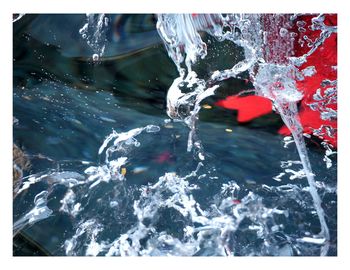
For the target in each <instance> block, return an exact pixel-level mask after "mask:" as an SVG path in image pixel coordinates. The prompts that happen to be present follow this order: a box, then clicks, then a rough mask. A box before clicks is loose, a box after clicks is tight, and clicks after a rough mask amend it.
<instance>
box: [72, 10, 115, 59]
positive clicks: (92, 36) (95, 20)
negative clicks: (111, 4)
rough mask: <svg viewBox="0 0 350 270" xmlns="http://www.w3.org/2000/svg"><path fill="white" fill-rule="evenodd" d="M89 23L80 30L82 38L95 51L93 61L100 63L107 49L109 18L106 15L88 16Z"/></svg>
mask: <svg viewBox="0 0 350 270" xmlns="http://www.w3.org/2000/svg"><path fill="white" fill-rule="evenodd" d="M86 20H87V22H86V23H85V24H84V26H83V27H82V28H80V30H79V34H80V35H81V37H82V38H83V39H84V40H86V43H87V45H88V46H89V47H90V48H91V49H92V50H93V52H94V53H93V55H92V60H93V61H98V60H99V59H100V57H102V56H103V54H104V51H105V48H106V43H107V40H106V31H107V26H108V24H109V18H108V17H107V16H106V15H105V14H86Z"/></svg>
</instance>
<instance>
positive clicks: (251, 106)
mask: <svg viewBox="0 0 350 270" xmlns="http://www.w3.org/2000/svg"><path fill="white" fill-rule="evenodd" d="M215 105H217V106H221V107H224V108H226V109H230V110H238V118H237V121H238V122H248V121H251V120H253V119H255V118H257V117H260V116H263V115H265V114H268V113H271V112H272V103H271V101H270V100H269V99H267V98H263V97H260V96H246V97H239V96H229V97H227V98H226V99H224V100H220V101H218V102H216V104H215Z"/></svg>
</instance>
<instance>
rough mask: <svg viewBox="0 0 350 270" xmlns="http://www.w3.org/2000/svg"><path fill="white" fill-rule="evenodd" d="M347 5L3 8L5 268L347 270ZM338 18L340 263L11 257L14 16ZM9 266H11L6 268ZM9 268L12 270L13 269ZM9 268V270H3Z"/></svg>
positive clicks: (140, 2)
mask: <svg viewBox="0 0 350 270" xmlns="http://www.w3.org/2000/svg"><path fill="white" fill-rule="evenodd" d="M346 2H347V1H346V0H343V1H337V0H333V1H331V0H327V1H324V0H288V1H282V0H242V1H237V0H213V1H199V0H172V1H169V0H124V1H120V0H118V1H117V0H94V1H92V0H69V1H68V0H27V1H19V0H11V1H6V0H4V1H2V2H1V5H2V6H1V16H0V20H1V24H0V31H1V32H0V33H1V36H0V37H1V43H0V44H1V52H0V53H1V65H0V68H1V69H0V70H1V73H0V74H1V76H0V78H1V79H0V93H1V98H0V101H1V106H0V108H1V113H0V115H1V124H2V125H3V128H2V131H1V139H0V143H1V147H0V149H1V150H2V153H1V154H2V155H1V160H0V164H1V165H0V166H1V170H0V172H1V178H2V179H0V181H1V187H2V191H1V194H0V200H1V201H0V202H1V204H0V205H1V212H0V213H1V215H0V224H1V225H0V226H1V228H0V232H1V235H0V243H1V244H0V246H1V249H0V256H1V263H2V266H1V267H2V268H3V269H7V268H9V269H10V268H11V269H13V268H16V269H17V268H19V269H23V270H24V269H34V268H35V269H37V268H42V267H43V268H44V267H49V268H56V269H61V268H62V267H69V268H70V269H74V268H76V269H78V268H79V269H102V268H104V269H106V268H107V267H108V268H109V267H113V268H119V269H120V268H123V267H126V268H128V269H129V268H133V267H137V268H139V269H164V268H169V267H172V266H174V267H183V268H185V269H191V268H192V269H203V268H204V269H209V268H210V269H218V268H219V267H220V268H222V267H225V269H227V268H229V269H239V267H244V268H245V269H293V270H295V269H316V268H319V267H322V269H343V268H347V267H348V266H347V265H346V264H345V263H347V262H349V259H348V257H350V254H349V250H350V248H349V247H347V241H348V240H350V238H349V230H350V224H349V220H350V219H349V218H348V215H347V213H348V207H349V206H350V203H349V197H350V195H348V194H347V193H348V192H350V188H349V181H350V179H348V178H349V177H348V175H349V169H348V167H349V165H348V163H349V162H350V158H349V155H350V148H349V141H350V120H349V119H350V111H349V110H350V97H349V95H350V89H349V88H350V86H349V84H350V79H349V75H348V73H349V72H350V56H349V50H350V23H349V21H350V19H349V18H350V16H349V11H350V9H349V8H348V6H347V4H346ZM161 12H166V13H181V12H195V13H201V12H203V13H217V12H220V13H228V12H235V13H237V12H238V13H265V12H267V13H299V12H304V13H309V12H326V13H338V25H339V35H338V41H339V46H338V71H339V74H338V78H339V98H338V99H339V102H338V104H339V109H338V111H339V120H338V124H339V149H338V152H339V155H338V160H339V162H338V183H339V185H338V228H339V231H338V257H335V258H334V257H333V258H331V257H327V258H305V257H303V258H266V257H265V258H247V257H244V258H202V257H201V258H85V257H83V258H69V257H68V258H67V257H64V258H60V257H51V258H18V257H12V181H11V179H12V22H11V21H12V13H161ZM5 264H7V266H6V265H5ZM9 264H10V265H9ZM4 267H5V268H4Z"/></svg>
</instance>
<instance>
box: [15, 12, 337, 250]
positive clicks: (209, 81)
mask: <svg viewBox="0 0 350 270" xmlns="http://www.w3.org/2000/svg"><path fill="white" fill-rule="evenodd" d="M26 16H27V15H25V16H24V17H23V18H22V19H21V20H19V21H18V22H16V23H23V25H21V26H22V28H20V27H19V29H24V30H21V31H22V32H15V37H14V38H15V39H14V40H15V41H16V40H19V41H23V39H25V38H27V39H28V40H27V41H26V42H25V43H24V44H23V43H16V42H15V46H17V47H16V48H17V49H18V50H17V51H18V55H15V56H14V57H15V62H14V76H15V80H14V116H15V117H16V119H17V122H16V124H15V125H14V142H15V143H18V144H20V145H21V146H22V147H24V149H25V151H26V152H27V154H28V155H29V157H30V161H31V169H30V170H28V171H26V172H25V174H24V179H22V182H23V183H22V184H21V185H20V187H19V191H18V193H17V196H16V198H15V200H14V234H15V235H25V236H26V237H29V238H30V239H31V240H32V241H34V242H36V243H37V244H38V245H39V246H40V247H42V248H44V249H45V250H46V251H47V252H49V253H50V254H51V255H92V256H96V255H107V256H110V255H112V256H113V255H117V256H134V255H136V256H144V255H151V256H165V255H177V256H217V255H219V256H248V255H256V256H261V255H273V256H291V255H301V256H310V255H319V254H320V253H321V252H323V255H326V254H325V252H324V250H325V248H324V247H325V246H326V245H327V244H329V249H328V251H326V253H327V255H336V254H337V248H336V245H337V230H336V228H337V223H336V220H337V216H336V208H337V193H336V190H337V188H336V187H337V186H336V164H337V160H336V158H335V157H336V155H335V154H332V153H333V152H332V148H329V149H328V150H327V148H326V147H330V146H328V144H326V145H325V149H326V151H328V152H327V153H326V155H327V157H328V158H329V159H330V160H331V163H332V166H329V162H328V163H326V162H325V161H324V160H323V159H324V158H325V153H324V149H323V147H316V146H315V145H312V142H311V140H309V139H308V138H306V137H305V139H306V143H307V145H306V146H305V148H303V149H306V147H307V156H308V159H309V162H310V163H311V167H312V172H311V168H309V170H305V167H307V166H308V165H307V164H308V162H307V161H306V165H305V161H304V162H303V160H302V162H301V161H300V156H299V154H298V150H299V153H300V152H303V151H304V150H303V149H302V150H300V149H298V147H300V145H302V144H303V139H302V138H301V137H300V134H301V133H300V132H299V133H298V134H297V135H295V134H294V142H291V143H289V144H288V146H287V147H286V148H285V147H284V141H283V137H281V136H280V135H277V134H276V130H277V128H278V127H280V126H281V124H282V120H280V118H279V116H278V115H270V116H266V117H265V118H263V119H261V120H257V121H254V122H253V123H251V124H248V125H246V126H239V125H237V123H236V122H234V119H233V115H232V114H231V112H228V111H225V110H223V109H221V108H220V107H217V106H214V102H215V101H216V100H217V99H218V98H223V97H224V96H227V95H230V94H233V93H234V92H235V93H237V92H238V90H242V89H245V88H247V85H246V84H245V83H244V80H243V79H245V78H247V77H248V76H249V74H248V73H249V72H248V71H249V69H250V68H252V67H253V66H254V63H255V62H256V61H257V59H259V58H261V57H263V54H262V53H263V51H260V52H259V50H257V49H256V48H255V47H254V46H258V45H257V44H261V41H259V40H258V39H257V38H256V37H255V36H254V35H253V33H254V31H258V29H253V28H251V27H249V26H251V25H252V21H256V18H253V17H249V16H248V15H246V16H248V18H246V17H244V15H234V16H232V17H230V19H229V20H228V21H229V22H231V27H237V25H238V27H239V28H240V29H241V31H242V35H244V38H243V39H242V38H241V37H236V36H232V35H230V34H229V33H227V34H226V36H225V38H226V37H227V38H226V41H225V40H222V39H220V35H221V32H220V31H219V30H220V29H222V28H217V27H216V26H217V23H218V19H219V18H220V16H219V15H213V16H210V17H208V18H206V19H205V20H200V19H198V21H197V20H194V21H191V20H192V19H191V17H190V16H183V17H182V18H181V20H182V22H183V23H185V24H186V25H188V26H191V27H192V28H191V29H189V30H188V31H186V29H185V28H179V29H174V30H173V31H174V32H172V34H173V35H169V40H172V41H171V42H173V43H172V44H173V47H168V52H166V51H165V50H164V49H163V44H162V43H161V39H160V37H159V36H158V34H157V33H156V32H155V29H156V25H155V21H154V20H149V24H150V27H149V28H147V26H145V24H137V22H139V21H142V20H143V21H145V20H146V21H148V19H146V18H147V16H146V17H142V16H144V15H133V16H127V17H126V18H125V17H124V18H123V17H121V19H119V20H121V21H124V24H121V27H125V28H123V30H122V31H120V30H119V32H118V33H124V35H125V36H126V37H127V38H125V39H128V38H130V39H132V38H134V40H136V41H138V42H139V43H137V42H136V44H140V45H135V43H133V46H130V47H129V48H125V47H124V48H122V47H120V46H119V45H118V44H119V43H118V42H119V41H118V39H113V38H111V36H108V33H110V32H109V30H108V26H110V24H108V25H106V27H107V29H106V28H105V32H103V33H104V34H105V35H106V39H104V40H103V41H104V42H105V43H104V45H102V46H105V49H104V50H105V51H104V53H107V54H108V56H105V55H104V54H103V53H102V54H101V52H99V51H96V50H95V49H94V48H90V49H91V50H90V51H89V50H88V49H87V51H86V52H82V53H83V54H84V56H83V57H81V58H74V57H72V54H71V52H72V50H74V48H73V49H71V52H68V51H64V50H63V51H61V52H58V51H57V50H56V49H55V48H54V47H51V46H47V45H46V44H45V43H43V41H40V40H39V41H37V40H36V39H35V38H33V34H32V35H30V36H29V37H28V32H29V31H32V32H35V31H36V30H35V29H36V28H35V26H36V24H35V23H36V21H40V20H50V16H46V17H45V15H41V16H38V17H36V18H33V20H32V21H29V22H26V21H25V20H26V18H27V20H29V18H28V17H26ZM75 16H77V15H71V20H76V17H75ZM94 16H95V17H96V16H97V15H94ZM99 16H100V17H101V16H102V15H99ZM103 16H104V17H108V18H112V17H113V16H112V15H108V14H105V15H103ZM162 16H164V17H162ZM242 16H243V17H242ZM40 17H41V18H40ZM43 17H44V18H43ZM117 18H119V17H117ZM167 18H168V19H167ZM199 18H200V17H199ZM54 19H55V20H58V19H59V18H58V17H55V18H54ZM65 19H67V17H66V18H65ZM161 19H164V21H167V20H168V21H167V23H169V25H172V26H173V25H174V24H173V23H174V18H169V17H167V15H161V16H160V17H158V29H160V28H159V27H160V26H159V22H160V21H161ZM84 20H86V18H85V19H84V17H82V19H81V20H80V21H81V25H79V24H77V27H76V31H77V33H78V35H77V37H76V44H81V46H82V47H84V46H85V45H86V44H85V40H84V39H80V36H79V29H81V27H82V26H83V25H84ZM282 21H283V20H282ZM128 22H129V25H132V26H133V30H132V31H131V29H130V28H127V25H128ZM130 22H131V24H130ZM133 22H136V24H133ZM25 23H27V26H26V24H25ZM236 23H237V24H236ZM211 24H213V25H214V26H215V27H212V28H209V29H207V30H206V31H207V32H208V35H207V36H205V38H204V37H203V34H197V30H198V29H201V28H203V27H204V25H211ZM28 25H29V26H31V27H30V28H29V27H28ZM253 25H255V27H259V25H256V24H253ZM151 26H152V27H151ZM26 27H28V28H27V29H26ZM129 27H130V26H129ZM30 29H32V30H30ZM33 29H34V30H33ZM135 29H136V30H137V31H135ZM145 29H147V30H149V31H146V30H145ZM150 29H153V30H150ZM152 31H153V32H152ZM177 31H182V34H181V35H174V33H175V32H176V33H177ZM152 33H153V34H152ZM189 33H191V34H189ZM278 33H279V34H280V32H278ZM26 34H27V35H26ZM55 34H56V35H60V33H59V31H57V32H56V33H55ZM110 35H111V33H110ZM133 35H134V36H133ZM152 35H153V36H152ZM118 36H119V37H121V39H123V35H120V34H118ZM211 36H213V37H214V38H213V39H212V38H211ZM143 37H145V38H146V37H151V38H150V40H152V39H153V45H152V46H150V47H147V46H146V47H144V48H143V49H142V50H141V51H140V50H139V49H140V46H142V45H141V44H142V41H143ZM201 37H202V38H203V40H204V41H201ZM16 38H17V39H16ZM174 38H179V40H176V39H175V40H174ZM42 39H47V40H50V35H48V37H45V36H42ZM181 39H185V40H186V42H189V44H196V43H197V42H198V43H199V45H198V46H194V47H191V46H190V47H187V46H184V51H176V50H175V51H174V52H173V53H172V52H171V49H173V48H176V47H180V48H182V47H183V46H180V43H181V41H180V40H181ZM216 39H217V40H216ZM78 40H79V42H81V43H79V42H78ZM119 40H120V39H119ZM245 40H249V42H251V43H252V44H255V45H254V46H250V43H248V42H245ZM252 40H253V41H254V42H253V41H252ZM56 42H57V41H56ZM209 42H210V44H211V45H209ZM259 42H260V43H259ZM243 43H244V44H243ZM34 44H36V46H37V48H38V49H36V50H37V51H36V53H34V55H33V56H31V54H30V53H27V54H22V56H21V54H20V53H19V52H21V51H23V50H27V51H30V49H27V48H32V47H33V45H34ZM205 44H207V45H205ZM38 45H39V46H38ZM182 45H186V44H185V43H183V44H182ZM118 46H119V47H118ZM206 46H207V48H206ZM220 46H222V47H220ZM227 46H229V47H230V49H231V50H232V51H233V52H234V53H232V55H225V52H227V50H225V47H227ZM259 46H260V45H259ZM113 47H114V48H116V47H117V48H118V49H115V52H114V54H115V55H117V56H116V57H113V56H111V55H110V54H111V53H112V51H113V49H112V48H113ZM212 47H214V48H215V49H212ZM98 49H101V47H98ZM125 50H127V53H125V52H124V51H125ZM75 51H78V50H77V49H75ZM215 51H217V54H218V56H217V57H213V56H212V53H213V52H215ZM219 52H222V54H223V55H224V57H222V56H221V60H218V59H220V53H219ZM94 53H98V54H99V58H98V63H94V62H96V61H92V60H93V59H92V58H91V57H92V55H93V54H94ZM168 53H169V55H170V56H171V59H172V60H174V62H175V65H174V64H173V63H172V62H171V59H170V58H168V55H167V54H168ZM23 55H25V57H23ZM52 55H54V56H55V59H56V62H57V63H60V66H59V65H55V66H51V65H49V64H48V63H47V62H42V61H40V59H41V58H45V57H48V56H51V57H52ZM181 57H182V58H181ZM202 58H203V59H202ZM207 59H209V60H210V59H213V61H212V62H211V61H209V60H208V61H207V62H206V61H205V60H207ZM214 59H217V60H216V61H217V62H215V60H214ZM281 59H282V57H280V60H279V61H282V60H283V59H282V60H281ZM201 61H202V62H201ZM183 63H184V66H183V65H182V64H183ZM263 67H264V64H263V63H261V66H260V72H259V73H258V74H257V75H255V78H256V79H255V81H254V83H255V87H256V89H258V87H257V86H260V85H262V84H263V83H262V81H263V79H264V78H266V77H265V76H263V71H264V70H265V71H268V72H271V69H272V71H273V68H275V69H277V70H278V72H277V73H278V74H281V73H280V72H281V70H283V69H285V70H286V72H287V73H290V70H289V67H288V66H287V65H285V64H284V65H283V66H278V64H277V63H274V64H268V65H267V66H266V69H264V68H263ZM63 70H64V72H63ZM208 70H210V71H211V72H208ZM216 71H217V72H216ZM245 71H247V72H245ZM259 76H261V78H259ZM231 77H234V78H233V79H230V78H231ZM176 78H177V79H176ZM283 78H285V77H283ZM288 78H290V77H286V79H288ZM222 80H224V81H222ZM254 83H253V84H254ZM285 83H286V84H288V85H290V84H291V83H293V81H291V82H289V81H288V82H285ZM253 84H251V85H248V86H249V87H252V86H253ZM168 89H169V91H167V90H168ZM231 89H235V90H231ZM290 91H291V93H292V94H291V93H288V95H285V96H283V95H284V93H285V92H282V93H281V94H282V96H281V97H283V98H288V102H289V103H290V104H295V102H297V101H298V100H300V98H301V96H300V94H299V93H298V92H295V90H294V89H291V90H290ZM293 91H294V92H293ZM291 97H292V99H291ZM206 104H211V106H209V105H207V106H205V105H206ZM278 104H280V103H278ZM278 104H277V105H278ZM291 106H293V105H291ZM205 108H207V109H205ZM292 111H293V110H292ZM294 113H296V109H294ZM169 117H170V119H169ZM292 119H295V115H294V117H293V118H292ZM286 122H287V123H288V121H286ZM227 130H230V131H232V132H228V131H227ZM295 142H297V146H296V145H295ZM267 146H268V147H267ZM307 156H306V157H307ZM303 163H304V164H303ZM327 164H328V165H327ZM311 173H312V174H315V180H316V181H315V183H314V186H313V185H310V184H308V182H307V181H306V178H305V176H308V178H310V177H313V176H312V175H311ZM277 176H278V177H277ZM276 178H277V180H276ZM310 187H311V189H312V188H315V189H316V188H317V192H318V194H319V196H320V198H321V200H322V209H323V211H324V212H325V217H326V222H327V226H328V228H329V235H330V236H329V241H328V239H326V240H323V239H322V237H319V236H318V234H319V232H320V227H322V226H320V223H319V216H320V214H319V213H318V212H317V211H318V209H317V208H316V211H315V207H314V203H315V198H313V196H314V195H313V196H311V195H310ZM311 191H312V190H311ZM311 193H312V192H311ZM313 194H315V193H314V192H313ZM321 216H322V215H321ZM15 239H16V236H15ZM322 250H323V251H322ZM14 252H15V254H16V252H17V254H19V251H16V249H15V250H14Z"/></svg>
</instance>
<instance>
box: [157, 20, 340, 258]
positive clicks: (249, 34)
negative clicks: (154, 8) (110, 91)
mask: <svg viewBox="0 0 350 270" xmlns="http://www.w3.org/2000/svg"><path fill="white" fill-rule="evenodd" d="M323 20H324V16H321V15H320V16H318V17H315V18H313V19H312V27H311V30H321V34H320V36H319V38H318V39H317V40H316V41H314V42H311V41H310V42H309V43H311V44H308V46H309V47H311V49H310V50H309V51H308V52H307V53H306V54H304V55H302V56H300V57H298V58H297V57H292V51H293V47H292V46H293V43H292V42H291V41H290V38H289V36H288V30H287V29H286V28H284V27H285V25H288V24H287V22H288V16H286V15H243V16H242V15H211V14H171V15H168V14H165V15H160V16H159V20H158V24H157V27H158V30H159V33H160V35H161V36H162V38H163V41H164V42H165V44H166V47H167V50H168V53H169V56H170V57H171V58H172V59H173V61H174V63H175V64H176V66H177V68H178V71H179V75H180V77H179V78H177V79H176V80H174V84H176V85H181V84H182V85H184V87H187V89H189V91H190V92H189V94H188V95H198V94H196V91H191V87H192V85H193V83H191V84H186V83H188V80H193V79H192V78H196V80H198V81H200V83H201V85H202V88H203V87H204V89H205V88H208V90H209V89H212V88H213V87H216V88H217V87H219V85H215V83H217V82H220V81H223V80H227V79H229V78H235V77H236V76H237V75H239V74H241V73H242V72H245V71H248V72H249V74H250V77H251V79H252V81H253V84H254V87H255V91H256V94H257V95H260V96H262V97H266V98H268V99H270V100H271V101H272V102H273V105H274V109H275V110H276V111H277V112H278V113H279V114H280V115H281V118H282V120H283V122H284V123H285V124H286V126H287V127H288V128H289V130H290V131H291V133H292V136H293V138H294V142H295V144H296V147H297V150H298V153H299V157H300V160H301V163H302V165H303V173H304V175H305V176H306V178H307V180H308V184H309V188H310V193H311V196H312V198H313V202H314V207H315V209H316V212H317V215H318V218H319V221H320V225H321V231H320V237H321V238H322V239H323V241H322V243H325V245H324V246H323V248H322V250H321V255H326V254H327V252H328V245H329V244H328V243H329V240H330V239H329V230H328V226H327V223H326V220H325V215H324V211H323V209H322V206H321V199H320V197H319V195H318V193H317V190H316V187H315V179H314V174H313V172H312V168H311V165H310V161H309V158H308V154H307V149H306V146H305V142H304V138H303V128H302V125H301V123H300V120H299V116H298V109H297V102H299V101H300V100H301V99H302V98H303V94H302V93H301V92H300V91H299V90H298V89H297V87H296V80H297V79H300V77H301V75H300V73H299V71H298V69H297V66H300V65H301V64H303V63H305V62H306V61H307V57H308V56H310V55H311V54H312V53H314V52H315V51H316V50H317V48H318V47H319V46H320V45H322V44H323V42H324V41H325V39H326V38H327V37H329V36H330V35H331V33H334V32H336V27H328V26H326V25H325V24H324V22H323ZM289 25H290V24H289ZM289 25H288V26H289ZM303 25H304V24H302V23H301V22H300V21H299V22H298V27H299V28H298V30H299V31H303V28H302V26H303ZM276 28H277V29H276ZM276 30H278V31H276ZM200 31H205V32H206V33H208V34H210V35H212V36H214V37H215V38H216V39H217V40H218V41H223V40H230V41H232V42H234V43H235V44H237V45H239V46H241V47H243V49H244V53H245V60H243V61H241V62H239V63H237V64H235V65H234V66H233V67H232V69H229V70H215V71H211V75H210V79H208V80H207V81H204V82H203V81H202V80H200V79H197V75H196V73H195V72H194V71H193V67H192V65H194V64H195V63H196V61H197V59H198V58H202V59H203V58H205V57H206V55H207V45H206V44H205V43H204V42H203V41H202V39H201V37H200ZM276 33H278V34H277V35H276ZM272 37H273V42H271V39H272ZM305 37H306V36H305ZM305 39H306V38H305ZM182 63H184V64H185V67H186V68H184V67H181V64H182ZM186 69H187V70H186ZM314 72H315V69H314V67H308V68H306V69H304V70H303V74H304V76H312V74H313V73H314ZM189 78H190V79H189ZM174 84H173V86H172V87H171V88H170V89H169V92H168V100H167V101H168V115H169V116H170V117H172V118H178V117H177V114H176V113H174V112H176V111H177V109H178V108H179V105H183V103H182V102H178V100H180V99H181V97H182V95H181V91H179V90H178V88H177V89H176V91H175V90H174ZM213 84H214V86H213ZM203 85H204V86H203ZM208 86H210V88H209V87H208ZM174 93H176V94H174ZM320 99H321V98H319V100H320ZM328 100H330V99H327V101H328ZM330 101H331V100H330ZM174 104H175V105H174ZM176 105H178V106H176ZM169 112H170V113H169ZM325 115H326V116H325ZM333 115H334V117H335V118H336V112H335V111H334V110H332V109H330V108H327V110H326V111H323V112H322V113H321V118H322V119H323V120H325V119H328V118H331V117H332V116H333ZM185 123H186V120H185ZM186 124H188V123H186ZM188 126H189V127H190V129H191V131H190V135H189V145H191V144H192V143H191V141H192V140H193V136H192V134H193V132H194V129H195V125H194V124H193V123H191V125H188ZM190 149H191V148H188V150H190ZM327 166H329V165H327ZM277 179H279V178H277Z"/></svg>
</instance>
